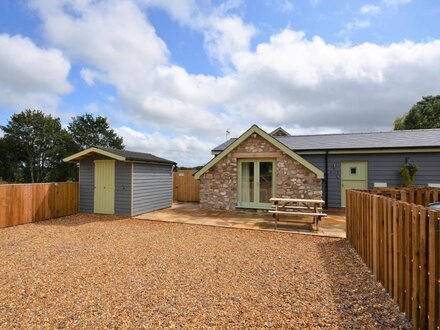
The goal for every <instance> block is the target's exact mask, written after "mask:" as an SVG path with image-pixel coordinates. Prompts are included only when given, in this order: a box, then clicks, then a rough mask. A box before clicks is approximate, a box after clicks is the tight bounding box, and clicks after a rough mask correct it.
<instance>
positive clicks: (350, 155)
mask: <svg viewBox="0 0 440 330" xmlns="http://www.w3.org/2000/svg"><path fill="white" fill-rule="evenodd" d="M212 153H213V154H214V155H215V157H214V158H213V159H212V160H211V161H209V162H208V163H207V164H206V165H205V166H204V167H203V168H202V169H200V170H199V171H198V172H196V173H195V175H194V176H195V178H196V179H199V180H200V206H201V208H204V209H217V210H232V209H235V208H253V209H266V208H269V207H270V205H271V204H270V201H269V199H270V198H271V197H272V196H276V197H288V198H322V199H324V200H325V201H326V206H327V207H335V208H339V207H345V190H346V189H367V188H372V187H373V186H398V185H401V184H402V178H401V176H400V174H399V169H400V167H401V166H402V165H404V164H408V163H414V164H417V165H419V167H420V170H419V172H418V173H417V177H416V184H418V185H429V184H438V183H440V129H431V130H410V131H392V132H375V133H349V134H323V135H297V136H294V135H290V134H289V133H288V132H286V131H285V130H283V129H282V128H278V129H276V130H275V131H274V132H272V133H270V134H268V133H266V132H265V131H263V130H262V129H261V128H259V127H258V126H256V125H253V126H252V127H251V128H249V129H248V130H247V131H246V132H245V133H243V135H241V136H240V137H239V138H234V139H229V140H228V141H226V142H225V143H223V144H221V145H219V146H217V147H216V148H214V149H213V150H212Z"/></svg>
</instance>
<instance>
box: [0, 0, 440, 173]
mask: <svg viewBox="0 0 440 330" xmlns="http://www.w3.org/2000/svg"><path fill="white" fill-rule="evenodd" d="M437 94H440V2H439V1H438V0H369V1H361V0H354V1H347V0H302V1H300V0H271V1H269V0H252V1H250V0H249V1H244V0H242V1H240V0H229V1H214V0H200V1H197V0H119V1H116V0H106V1H104V0H29V1H25V0H0V125H5V124H6V123H7V122H8V119H9V118H10V116H11V115H12V114H13V113H16V112H20V111H22V110H24V109H40V110H42V111H44V112H45V113H47V114H51V115H52V116H55V117H59V118H60V119H61V121H62V123H63V125H67V123H68V122H69V120H70V119H71V118H72V117H73V116H76V115H81V114H84V113H86V112H87V113H92V114H94V115H102V116H106V117H107V118H108V120H109V122H110V124H111V126H112V127H113V128H114V129H115V131H116V132H117V133H118V134H119V135H121V136H122V137H123V138H124V143H125V145H126V149H128V150H135V151H141V152H150V153H153V154H156V155H158V156H162V157H165V158H168V159H171V160H174V161H176V162H178V164H179V165H180V166H196V165H201V164H203V163H205V162H207V161H208V160H209V159H210V158H211V157H212V155H211V152H210V151H211V149H212V148H213V147H215V146H216V145H218V144H220V143H222V142H223V141H224V140H225V139H226V135H227V134H226V131H229V132H230V134H229V137H237V136H239V135H241V134H242V133H243V132H244V131H245V130H246V129H247V128H249V127H250V126H251V125H252V124H257V125H259V126H260V127H261V128H263V129H265V130H266V131H270V130H272V129H275V128H276V127H279V126H282V127H283V128H284V129H286V130H287V131H289V132H290V133H291V134H320V133H332V132H334V133H338V132H369V131H388V130H392V127H393V121H394V119H395V118H396V117H397V116H400V115H402V114H403V113H405V112H407V111H408V110H409V109H410V108H411V106H412V105H413V104H414V103H416V102H417V101H419V100H420V99H421V98H422V97H423V96H426V95H437Z"/></svg>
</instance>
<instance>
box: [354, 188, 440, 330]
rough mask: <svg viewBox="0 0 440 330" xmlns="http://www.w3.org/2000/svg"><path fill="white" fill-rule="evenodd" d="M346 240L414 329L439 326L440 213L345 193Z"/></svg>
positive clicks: (382, 198) (360, 193)
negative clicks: (410, 321)
mask: <svg viewBox="0 0 440 330" xmlns="http://www.w3.org/2000/svg"><path fill="white" fill-rule="evenodd" d="M346 217H347V238H348V240H349V241H350V243H351V245H352V246H353V247H354V249H355V250H356V251H357V252H358V254H359V255H360V256H361V258H362V259H363V260H364V262H365V263H366V264H367V266H368V267H369V268H370V269H371V270H372V271H373V273H374V275H375V276H376V278H377V279H378V280H379V281H380V282H381V283H382V284H383V285H384V287H385V289H386V290H387V291H388V292H389V293H390V295H391V296H392V297H393V299H394V301H395V302H396V303H397V304H398V305H399V308H400V310H401V311H402V312H404V313H405V314H406V316H407V317H408V318H409V319H411V320H412V322H413V325H414V329H438V328H439V327H440V319H439V318H440V286H439V283H440V257H439V255H440V245H439V242H440V234H439V223H440V219H439V217H440V213H439V212H436V211H434V210H432V209H430V208H426V207H423V206H421V205H415V204H410V203H407V202H403V201H398V200H395V199H392V198H390V197H386V196H380V195H375V194H373V193H371V192H365V191H356V190H348V191H347V207H346Z"/></svg>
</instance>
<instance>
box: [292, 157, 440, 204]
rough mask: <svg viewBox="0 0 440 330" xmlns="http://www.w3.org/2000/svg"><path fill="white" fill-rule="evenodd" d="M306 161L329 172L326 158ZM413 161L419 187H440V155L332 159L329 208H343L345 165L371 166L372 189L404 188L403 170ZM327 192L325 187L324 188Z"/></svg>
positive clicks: (330, 164)
mask: <svg viewBox="0 0 440 330" xmlns="http://www.w3.org/2000/svg"><path fill="white" fill-rule="evenodd" d="M301 157H303V158H304V159H306V160H308V161H309V162H310V163H312V164H313V165H315V166H316V167H318V168H319V169H320V170H322V171H323V172H325V155H301ZM407 159H409V161H410V162H411V163H414V164H417V165H419V167H420V169H419V172H418V173H417V175H416V184H417V185H426V184H428V183H440V153H398V154H391V153H390V154H350V155H329V156H328V168H329V173H328V185H329V196H328V197H329V203H328V204H329V205H328V206H329V207H341V176H340V175H341V162H342V161H347V160H353V161H355V160H363V161H367V162H368V187H369V189H371V188H373V185H374V182H386V183H387V184H388V186H400V185H402V183H403V181H402V177H401V176H400V174H399V169H400V167H401V166H402V165H404V164H405V162H406V160H407ZM323 191H325V184H323Z"/></svg>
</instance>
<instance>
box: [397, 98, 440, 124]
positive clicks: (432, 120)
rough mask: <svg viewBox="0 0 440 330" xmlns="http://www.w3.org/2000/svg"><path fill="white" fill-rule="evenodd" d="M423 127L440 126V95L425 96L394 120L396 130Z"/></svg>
mask: <svg viewBox="0 0 440 330" xmlns="http://www.w3.org/2000/svg"><path fill="white" fill-rule="evenodd" d="M422 128H440V95H437V96H424V97H423V98H422V100H421V101H419V102H417V103H416V104H414V105H413V107H412V108H411V110H410V111H409V112H407V113H405V114H404V115H403V116H402V117H397V118H396V120H395V121H394V129H395V130H403V129H422Z"/></svg>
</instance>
